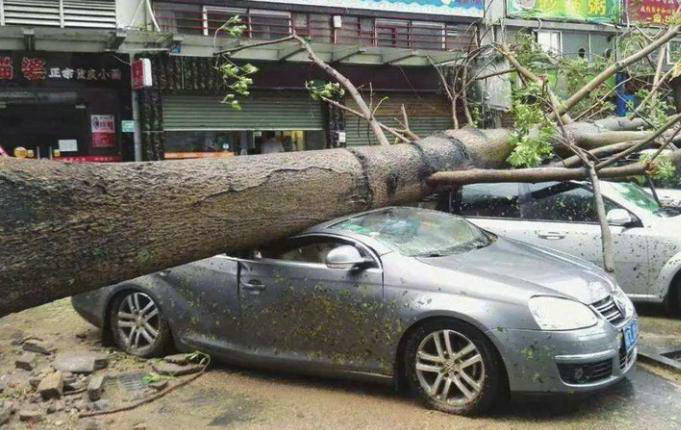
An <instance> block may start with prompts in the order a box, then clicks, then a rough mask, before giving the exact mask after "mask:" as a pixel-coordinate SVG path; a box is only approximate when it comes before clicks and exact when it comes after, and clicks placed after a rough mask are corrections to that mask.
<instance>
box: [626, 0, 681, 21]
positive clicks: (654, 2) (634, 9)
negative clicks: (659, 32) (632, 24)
mask: <svg viewBox="0 0 681 430" xmlns="http://www.w3.org/2000/svg"><path fill="white" fill-rule="evenodd" d="M678 7H679V5H678V4H677V0H627V9H628V11H629V15H630V18H631V20H632V21H637V22H646V23H650V24H668V23H669V20H670V18H671V17H672V15H674V12H676V9H677V8H678Z"/></svg>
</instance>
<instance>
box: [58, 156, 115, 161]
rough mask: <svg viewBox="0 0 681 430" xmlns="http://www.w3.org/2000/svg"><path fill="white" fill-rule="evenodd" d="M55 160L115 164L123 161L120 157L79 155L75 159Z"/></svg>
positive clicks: (61, 158) (62, 158)
mask: <svg viewBox="0 0 681 430" xmlns="http://www.w3.org/2000/svg"><path fill="white" fill-rule="evenodd" d="M54 159H55V160H57V161H67V162H70V163H113V162H116V161H122V158H121V156H120V155H79V156H75V157H55V158H54Z"/></svg>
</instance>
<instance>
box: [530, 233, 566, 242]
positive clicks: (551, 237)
mask: <svg viewBox="0 0 681 430" xmlns="http://www.w3.org/2000/svg"><path fill="white" fill-rule="evenodd" d="M536 233H537V236H539V237H541V238H542V239H546V240H560V239H564V238H565V233H562V232H558V231H537V232H536Z"/></svg>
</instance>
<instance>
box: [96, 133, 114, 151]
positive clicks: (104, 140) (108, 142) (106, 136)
mask: <svg viewBox="0 0 681 430" xmlns="http://www.w3.org/2000/svg"><path fill="white" fill-rule="evenodd" d="M115 146H116V135H115V134H112V133H92V147H93V148H113V147H115Z"/></svg>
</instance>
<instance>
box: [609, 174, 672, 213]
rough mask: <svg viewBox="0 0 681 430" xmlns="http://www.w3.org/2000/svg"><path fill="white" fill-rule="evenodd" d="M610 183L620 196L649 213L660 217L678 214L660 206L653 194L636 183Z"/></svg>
mask: <svg viewBox="0 0 681 430" xmlns="http://www.w3.org/2000/svg"><path fill="white" fill-rule="evenodd" d="M610 184H611V186H612V189H613V190H614V191H615V192H616V193H617V195H618V196H619V197H620V198H622V199H624V200H626V201H628V202H630V203H632V204H633V205H635V206H636V207H637V208H639V209H641V210H643V211H645V212H647V213H649V214H652V215H655V216H659V217H670V216H675V215H678V212H677V211H675V210H672V209H669V208H663V207H662V206H660V204H659V203H657V201H656V200H655V198H654V197H653V196H652V195H651V194H649V193H647V192H646V191H645V190H644V189H643V188H641V187H639V186H638V185H636V184H632V183H631V182H611V183H610Z"/></svg>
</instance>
